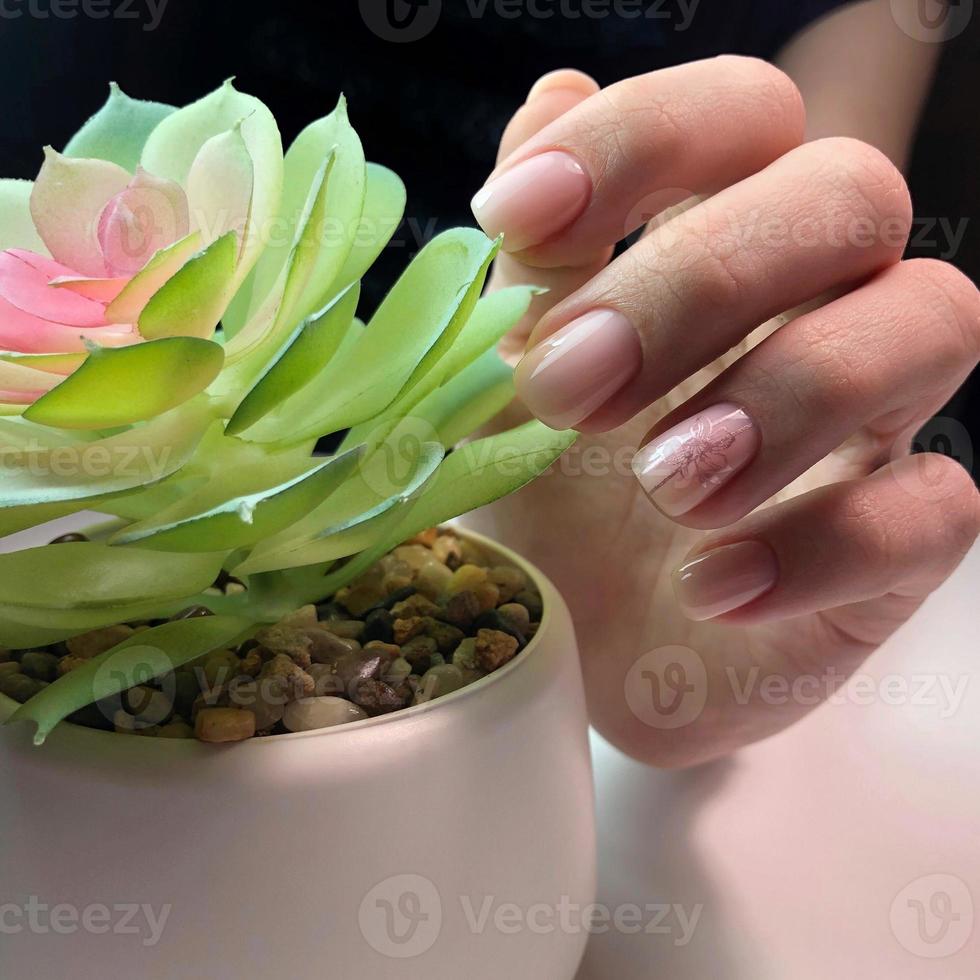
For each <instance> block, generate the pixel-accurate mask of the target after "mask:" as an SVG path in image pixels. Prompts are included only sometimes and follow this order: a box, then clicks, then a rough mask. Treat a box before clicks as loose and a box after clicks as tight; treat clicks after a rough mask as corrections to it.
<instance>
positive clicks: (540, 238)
mask: <svg viewBox="0 0 980 980" xmlns="http://www.w3.org/2000/svg"><path fill="white" fill-rule="evenodd" d="M591 197H592V180H591V178H590V177H589V175H588V173H586V171H585V168H584V167H583V166H582V164H581V163H579V162H578V160H576V159H575V157H573V156H572V155H571V154H570V153H565V152H563V151H561V150H550V151H549V152H547V153H539V154H538V155H537V156H533V157H531V158H530V159H528V160H523V161H521V163H518V164H517V165H516V166H513V167H511V168H510V169H509V170H505V171H504V172H503V173H502V174H501V175H500V176H499V177H496V178H494V179H493V180H491V181H490V182H489V183H488V184H487V185H486V186H485V187H484V188H483V190H481V191H480V192H479V193H478V194H477V195H476V197H474V198H473V201H472V204H471V206H472V208H473V214H474V215H475V216H476V220H477V221H478V222H479V223H480V227H481V228H483V230H484V231H485V232H486V233H487V234H488V235H489V236H490V237H491V238H496V237H497V235H503V236H504V245H503V248H504V251H505V252H520V251H522V250H523V249H525V248H530V247H531V246H532V245H539V244H540V243H541V242H544V241H547V240H548V239H549V238H551V237H552V236H553V235H556V234H557V233H558V232H560V231H561V230H562V229H563V228H565V227H567V226H568V225H570V224H571V223H572V222H573V221H574V220H575V219H576V218H577V217H578V216H579V215H580V214H581V213H582V212H583V211H584V210H585V209H586V207H587V206H588V203H589V200H590V199H591Z"/></svg>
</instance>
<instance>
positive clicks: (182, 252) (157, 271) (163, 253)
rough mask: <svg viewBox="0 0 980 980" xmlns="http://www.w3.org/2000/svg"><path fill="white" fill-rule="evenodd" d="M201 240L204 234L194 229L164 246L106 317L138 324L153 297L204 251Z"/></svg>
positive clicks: (126, 287) (120, 321)
mask: <svg viewBox="0 0 980 980" xmlns="http://www.w3.org/2000/svg"><path fill="white" fill-rule="evenodd" d="M201 242H202V238H201V233H200V232H199V231H194V232H191V234H189V235H187V236H185V237H184V238H181V239H180V240H179V241H176V242H174V243H173V245H168V246H167V247H166V248H161V249H160V250H159V251H158V252H157V253H156V254H155V255H154V256H153V258H151V259H150V261H149V262H147V263H146V265H145V266H143V268H142V269H140V271H139V272H137V273H136V275H135V276H133V278H132V279H130V280H129V282H128V283H126V285H125V286H124V287H123V290H122V292H121V293H120V294H119V295H118V296H117V297H116V298H115V299H114V300H113V301H112V302H111V303H110V304H109V305H108V306H107V307H106V319H107V320H108V321H109V322H110V323H136V322H137V321H138V320H139V317H140V314H141V313H142V312H143V310H144V309H145V308H146V304H147V303H148V302H149V301H150V298H151V297H152V296H153V295H154V294H155V293H156V292H157V291H158V290H160V289H162V288H163V286H164V284H165V283H166V282H167V281H168V280H169V279H171V278H172V277H173V276H175V275H176V274H177V272H178V271H179V270H180V269H181V267H182V266H183V265H184V264H185V263H186V262H187V261H188V259H190V258H191V257H192V256H193V255H194V254H195V253H196V252H199V251H200V250H201Z"/></svg>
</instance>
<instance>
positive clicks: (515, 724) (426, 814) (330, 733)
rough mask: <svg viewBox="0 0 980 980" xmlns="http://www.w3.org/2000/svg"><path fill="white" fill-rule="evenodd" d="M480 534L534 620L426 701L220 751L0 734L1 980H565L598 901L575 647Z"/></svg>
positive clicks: (25, 731) (103, 737)
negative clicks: (489, 661) (489, 670)
mask: <svg viewBox="0 0 980 980" xmlns="http://www.w3.org/2000/svg"><path fill="white" fill-rule="evenodd" d="M477 540H479V541H480V542H481V543H482V544H484V546H489V547H492V548H493V549H494V550H496V551H498V552H501V553H502V554H503V556H504V557H505V558H506V559H509V560H511V561H513V562H514V563H515V564H517V565H519V566H520V567H522V568H523V569H524V570H525V571H526V572H527V573H528V574H530V575H531V576H533V578H534V580H535V581H536V583H537V585H538V587H539V588H540V590H541V593H542V596H543V597H544V603H545V615H544V620H543V623H542V627H541V630H540V632H539V633H538V635H537V636H536V637H535V639H534V640H533V641H532V642H531V643H530V644H529V645H528V647H527V648H526V649H525V650H524V651H523V652H522V653H521V654H520V656H519V657H517V658H516V659H515V660H514V661H512V662H511V663H510V664H508V665H507V666H506V667H504V668H503V669H501V670H500V671H498V672H497V673H495V674H493V675H491V676H490V677H487V678H485V679H484V680H482V681H479V682H477V683H476V684H474V685H472V686H471V687H469V688H465V689H464V690H462V691H459V692H457V693H456V694H453V695H450V696H448V697H446V698H444V699H442V700H439V701H435V702H432V703H431V704H428V705H422V706H419V707H415V708H411V709H408V710H406V711H403V712H401V713H399V714H395V715H390V716H387V717H382V718H376V719H370V720H367V721H363V722H358V723H355V724H352V725H349V726H346V727H342V728H334V729H329V730H327V731H323V732H310V733H304V734H298V735H283V736H277V737H273V738H266V739H256V740H252V741H249V742H243V743H239V744H237V745H234V746H231V747H227V748H214V747H209V746H205V745H202V744H199V743H197V742H193V741H186V742H183V741H165V740H162V739H161V740H157V739H144V738H133V737H130V736H122V735H112V734H109V733H104V732H98V731H94V730H90V729H82V728H78V727H76V726H72V725H67V724H65V725H61V726H60V727H59V728H58V729H57V730H56V731H55V732H54V733H53V734H52V735H51V737H50V738H49V739H48V742H47V744H46V745H45V746H43V747H42V748H40V749H35V748H33V747H32V745H31V735H32V731H31V728H30V726H24V725H18V726H8V727H5V728H0V977H2V978H3V980H33V978H37V980H62V978H64V980H67V978H69V977H70V978H72V980H122V978H124V977H125V978H130V977H132V978H138V980H192V978H194V980H196V978H199V977H200V978H208V980H264V978H267V977H277V978H279V977H281V978H283V980H285V978H289V980H324V978H331V980H332V978H336V980H387V978H396V977H397V978H398V980H413V978H420V980H421V978H425V980H460V978H462V977H465V978H467V980H491V978H493V980H499V978H501V977H506V978H510V980H570V978H572V977H574V975H575V972H576V969H577V965H578V963H579V960H580V958H581V956H582V952H583V949H584V946H585V940H586V938H587V931H586V925H587V924H586V923H585V922H584V921H583V910H586V909H587V906H588V905H589V903H591V902H592V901H593V899H594V894H595V844H594V823H593V819H594V818H593V799H592V778H591V766H590V758H589V748H588V743H587V738H586V712H585V704H584V697H583V690H582V681H581V675H580V672H579V666H578V657H577V652H576V648H575V639H574V635H573V632H572V626H571V621H570V619H569V615H568V611H567V609H566V607H565V605H564V603H563V601H562V599H561V598H560V596H559V595H558V593H557V592H556V591H555V589H554V587H553V586H552V585H551V583H550V582H548V581H547V579H545V578H544V577H543V576H542V575H541V574H540V573H539V572H538V571H537V570H536V569H534V568H532V567H530V566H528V565H527V563H526V562H524V561H522V560H521V559H520V558H519V557H517V556H516V555H513V554H511V553H509V552H506V551H504V550H503V549H500V548H497V547H496V546H492V545H490V543H489V542H487V541H486V540H485V539H482V538H478V539H477ZM0 701H2V702H3V703H0V718H3V719H5V718H6V717H8V716H9V713H10V711H11V709H12V707H13V704H12V702H10V701H9V700H7V699H4V698H3V697H2V696H0Z"/></svg>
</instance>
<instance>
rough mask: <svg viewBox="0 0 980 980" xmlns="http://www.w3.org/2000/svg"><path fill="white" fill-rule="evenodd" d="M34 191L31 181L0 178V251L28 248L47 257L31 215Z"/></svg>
mask: <svg viewBox="0 0 980 980" xmlns="http://www.w3.org/2000/svg"><path fill="white" fill-rule="evenodd" d="M33 190H34V184H33V182H32V181H30V180H14V179H13V178H10V177H5V178H3V179H0V251H4V250H6V249H8V248H25V249H27V250H28V251H30V252H38V253H40V254H41V255H46V254H47V251H48V250H47V249H46V248H45V247H44V242H43V241H41V236H40V235H39V234H38V233H37V229H36V228H35V227H34V218H33V217H32V216H31V192H32V191H33Z"/></svg>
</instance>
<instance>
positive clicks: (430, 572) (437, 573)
mask: <svg viewBox="0 0 980 980" xmlns="http://www.w3.org/2000/svg"><path fill="white" fill-rule="evenodd" d="M452 577H453V573H452V572H451V571H450V570H449V569H448V568H447V567H446V566H445V565H443V564H442V563H441V562H439V561H436V560H435V559H433V560H432V561H430V562H429V564H428V565H424V566H423V567H422V568H421V569H420V570H419V573H418V575H416V576H415V588H416V589H418V591H419V592H420V593H421V594H422V595H424V596H425V597H426V598H428V599H432V600H433V601H435V600H436V599H438V598H439V597H440V596H441V595H442V594H443V593H444V592H445V591H446V588H447V587H448V586H449V582H450V581H451V579H452Z"/></svg>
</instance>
